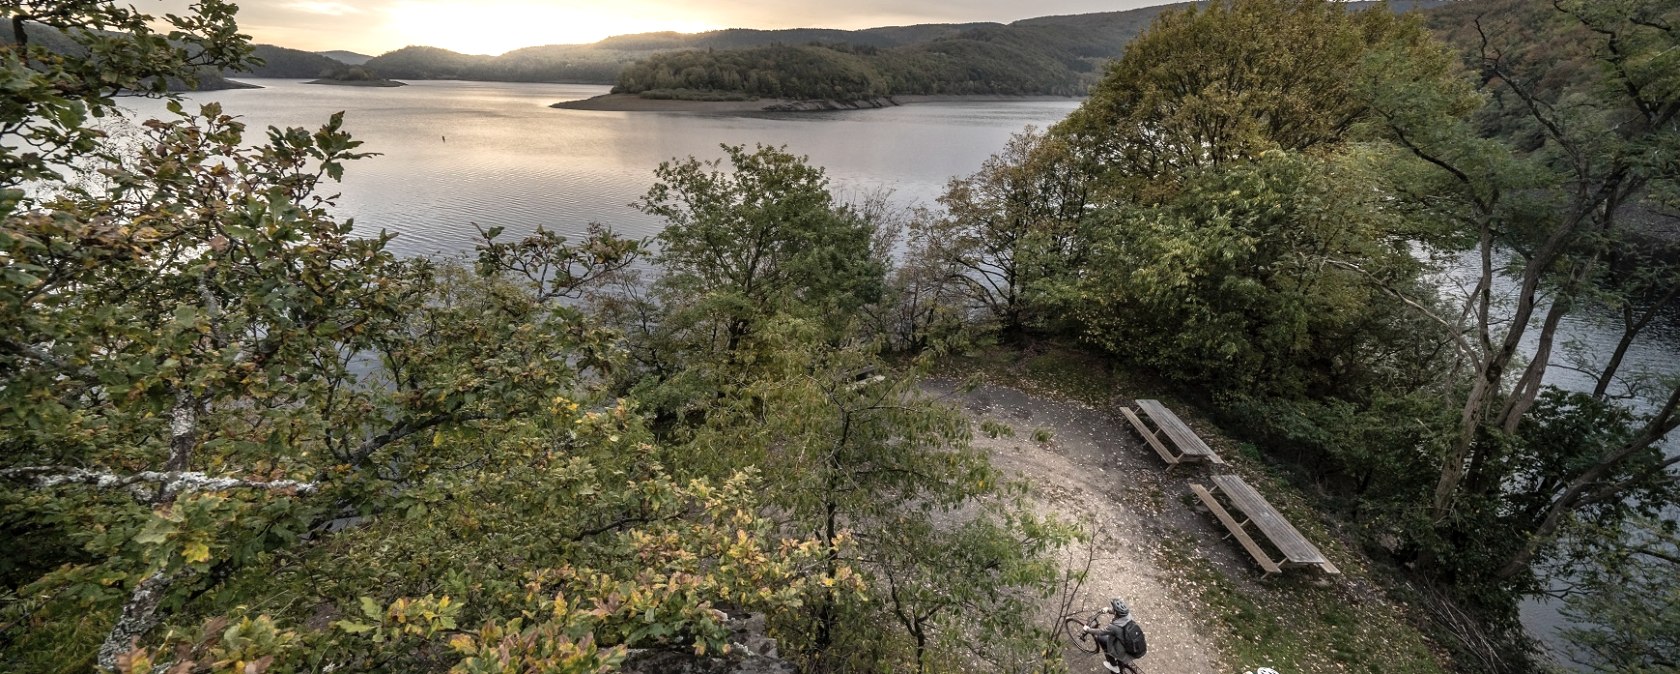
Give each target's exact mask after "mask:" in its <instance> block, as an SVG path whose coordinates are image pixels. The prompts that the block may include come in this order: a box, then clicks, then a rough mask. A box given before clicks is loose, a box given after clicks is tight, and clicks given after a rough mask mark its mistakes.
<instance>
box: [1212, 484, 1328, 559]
mask: <svg viewBox="0 0 1680 674" xmlns="http://www.w3.org/2000/svg"><path fill="white" fill-rule="evenodd" d="M1212 480H1213V488H1214V489H1217V490H1219V491H1220V492H1221V493H1223V494H1224V495H1225V498H1226V499H1228V500H1229V501H1230V502H1231V505H1232V506H1233V507H1235V508H1236V509H1237V511H1238V512H1239V513H1241V514H1242V516H1243V517H1244V518H1245V519H1244V520H1243V521H1241V522H1238V521H1237V520H1236V518H1235V517H1232V516H1231V513H1230V512H1229V511H1227V510H1225V507H1224V506H1222V505H1220V503H1219V501H1218V499H1215V498H1214V496H1213V494H1212V492H1210V491H1209V490H1208V489H1207V488H1205V487H1203V486H1201V485H1199V484H1192V485H1190V490H1191V491H1192V492H1195V494H1196V496H1197V498H1200V499H1201V500H1202V503H1203V504H1204V505H1206V506H1207V507H1208V509H1209V510H1212V511H1213V514H1214V515H1215V516H1216V517H1218V518H1219V521H1220V522H1221V523H1222V524H1224V525H1225V528H1226V529H1227V530H1229V531H1230V532H1231V533H1230V534H1229V535H1227V536H1226V538H1231V537H1233V536H1234V537H1236V539H1237V541H1238V542H1240V543H1242V546H1243V549H1245V550H1247V551H1248V554H1249V555H1251V556H1253V557H1254V561H1256V562H1258V563H1259V564H1260V568H1261V569H1263V570H1265V572H1266V573H1267V574H1272V573H1277V572H1279V571H1281V570H1282V569H1284V568H1288V567H1301V566H1316V567H1318V568H1320V569H1323V570H1324V572H1325V573H1331V574H1339V573H1341V570H1339V569H1337V568H1336V565H1335V564H1331V563H1330V560H1328V559H1325V558H1324V553H1323V552H1320V551H1319V549H1318V546H1316V545H1313V544H1312V542H1311V541H1308V540H1307V537H1305V536H1302V535H1301V532H1300V531H1299V530H1297V529H1296V528H1295V526H1294V525H1292V524H1290V523H1289V520H1286V519H1284V517H1283V515H1282V514H1281V513H1279V512H1278V511H1277V508H1273V507H1272V504H1271V503H1269V502H1267V501H1266V497H1264V496H1261V495H1260V492H1257V491H1255V490H1254V488H1253V487H1251V486H1249V485H1248V483H1247V482H1244V481H1243V479H1242V478H1240V477H1237V476H1235V475H1215V476H1213V477H1212ZM1249 524H1253V525H1254V528H1255V529H1256V530H1258V531H1259V532H1260V534H1261V535H1262V536H1264V537H1265V538H1266V540H1267V541H1269V542H1271V544H1272V545H1273V546H1274V547H1276V548H1277V550H1278V552H1279V553H1280V554H1282V555H1283V558H1282V559H1278V560H1273V559H1272V556H1271V555H1270V554H1269V553H1267V552H1266V551H1265V550H1263V549H1262V548H1261V547H1260V546H1259V545H1258V544H1257V543H1255V541H1254V539H1253V538H1252V537H1250V536H1249V535H1248V532H1247V531H1246V530H1245V527H1246V526H1247V525H1249Z"/></svg>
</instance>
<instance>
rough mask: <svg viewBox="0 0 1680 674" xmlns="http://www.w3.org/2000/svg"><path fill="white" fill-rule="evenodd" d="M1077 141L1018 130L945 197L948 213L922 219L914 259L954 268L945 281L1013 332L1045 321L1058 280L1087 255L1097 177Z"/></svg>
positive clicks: (914, 234)
mask: <svg viewBox="0 0 1680 674" xmlns="http://www.w3.org/2000/svg"><path fill="white" fill-rule="evenodd" d="M1078 168H1079V167H1078V165H1077V164H1076V163H1075V162H1074V160H1073V156H1072V154H1071V152H1070V148H1069V147H1068V145H1067V143H1066V142H1064V141H1062V140H1061V139H1059V138H1055V137H1052V136H1049V135H1046V134H1043V133H1040V132H1038V131H1037V130H1035V129H1032V128H1028V129H1027V130H1026V131H1024V132H1022V133H1019V134H1016V135H1015V136H1013V137H1012V138H1010V140H1009V143H1008V144H1007V145H1005V146H1004V149H1003V150H1002V151H1000V152H998V153H997V154H995V155H992V156H991V157H989V158H988V159H987V160H986V161H985V163H983V164H982V165H981V167H980V170H979V171H978V172H976V173H975V174H974V175H972V176H969V177H967V178H954V179H952V180H951V182H950V184H949V185H947V186H946V188H945V194H944V195H943V196H941V197H940V198H939V203H940V204H941V205H943V206H944V207H945V209H946V212H947V215H946V217H944V218H940V219H936V220H925V221H922V222H918V223H917V226H916V227H915V228H914V229H912V232H911V236H912V237H913V239H914V240H915V241H917V242H919V243H921V245H919V246H918V247H916V248H914V249H913V251H912V252H913V253H914V256H915V257H914V258H913V259H912V260H911V261H910V262H908V263H907V264H910V265H917V264H922V265H927V266H928V267H930V268H932V269H938V270H944V274H943V275H942V276H940V277H938V279H937V281H938V282H939V283H942V284H943V285H945V286H948V287H949V288H950V292H951V293H952V294H955V295H957V296H960V297H963V298H965V299H966V300H967V302H968V304H969V305H970V307H972V310H978V311H982V312H984V315H986V316H987V317H988V318H990V319H991V320H993V321H996V322H997V324H998V326H999V328H1000V330H1001V331H1002V332H1003V333H1004V334H1005V335H1016V334H1019V333H1020V332H1022V331H1023V330H1024V329H1026V328H1027V327H1028V326H1038V325H1040V324H1042V323H1043V322H1044V318H1043V317H1042V316H1041V315H1040V314H1041V313H1042V312H1043V311H1044V309H1045V308H1046V305H1047V303H1048V302H1047V300H1046V298H1045V297H1044V295H1045V293H1046V292H1048V291H1049V289H1050V287H1051V285H1052V284H1053V283H1055V282H1058V281H1066V280H1067V278H1066V277H1067V276H1068V274H1069V271H1070V270H1072V269H1076V268H1078V267H1079V266H1080V265H1081V264H1082V263H1083V260H1081V259H1080V258H1081V255H1082V254H1083V252H1084V251H1083V250H1082V249H1081V248H1080V246H1079V243H1078V242H1079V239H1080V234H1081V233H1082V232H1081V230H1080V224H1081V220H1082V218H1083V217H1084V214H1085V209H1086V206H1087V199H1088V190H1087V185H1088V180H1087V179H1086V177H1085V176H1084V175H1083V174H1082V173H1081V172H1080V171H1079V170H1078Z"/></svg>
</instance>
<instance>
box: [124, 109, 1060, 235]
mask: <svg viewBox="0 0 1680 674" xmlns="http://www.w3.org/2000/svg"><path fill="white" fill-rule="evenodd" d="M244 81H248V82H251V83H252V84H258V85H261V86H262V87H264V88H262V89H236V90H228V91H213V92H203V93H197V94H192V95H190V96H188V97H187V99H188V100H189V101H192V102H206V101H219V102H221V103H222V104H223V106H224V108H225V110H226V111H227V112H228V113H230V114H236V115H240V116H242V117H243V118H244V121H245V122H246V123H247V124H249V125H250V126H251V129H250V130H248V133H247V139H248V140H260V138H261V135H260V133H258V132H260V130H261V129H263V128H264V127H267V126H269V125H275V126H304V127H308V128H311V129H313V128H315V127H318V126H320V125H321V124H322V123H323V122H325V121H326V120H327V117H328V116H329V115H331V114H332V113H334V112H337V111H340V110H344V111H346V113H345V116H344V126H345V129H346V130H348V131H349V132H350V133H351V134H352V135H353V136H354V137H355V138H356V139H358V140H361V141H363V142H364V143H365V144H364V145H363V146H362V149H363V150H367V151H371V152H379V153H382V155H381V156H379V157H373V158H369V159H365V160H362V161H358V162H353V163H351V164H350V165H349V166H348V167H347V169H346V173H345V177H344V182H343V184H342V185H341V186H339V187H340V188H341V191H342V193H343V197H342V198H341V199H340V200H339V211H340V213H341V214H342V215H345V216H352V217H354V218H355V222H356V225H357V230H358V231H360V232H366V233H370V234H371V233H374V232H377V231H379V230H381V229H385V230H390V231H392V232H397V233H398V237H397V239H396V241H394V242H393V243H392V249H393V250H394V251H395V252H397V253H399V254H403V255H429V254H434V253H439V252H443V253H454V252H459V251H462V250H464V249H466V248H468V247H470V245H471V243H472V241H473V237H474V234H475V233H474V230H473V223H477V224H480V225H483V226H485V227H490V226H494V225H499V226H503V227H506V228H507V231H508V234H507V235H506V236H508V237H511V236H514V235H519V234H523V233H526V232H529V231H531V230H532V229H535V228H536V227H537V226H538V225H542V226H545V227H547V228H549V229H553V230H556V231H559V232H562V233H575V232H581V231H583V229H584V228H585V227H586V226H588V224H589V223H591V222H598V223H601V224H604V225H609V226H611V227H612V228H613V229H615V230H617V231H618V232H619V233H621V234H625V235H628V236H632V237H643V236H652V235H653V234H655V233H656V232H657V231H658V229H659V221H658V219H657V218H653V217H650V216H647V215H644V214H642V213H641V212H639V211H637V210H636V209H634V208H631V207H630V206H629V204H630V202H632V201H634V200H636V199H637V198H638V197H640V196H641V195H642V194H643V193H645V192H646V191H647V189H648V187H649V186H650V185H652V184H653V181H654V177H653V170H654V168H655V167H657V166H658V165H659V163H660V162H662V161H666V160H669V159H672V158H673V157H677V158H682V157H688V156H690V155H693V156H695V157H699V158H701V159H710V158H719V157H722V156H723V153H722V152H721V151H720V150H719V149H718V144H719V143H728V144H745V145H748V146H749V147H750V146H751V145H753V144H754V143H764V144H767V145H785V146H787V148H788V150H789V151H791V152H793V153H795V154H802V155H808V156H810V158H811V162H812V163H813V164H815V165H818V166H822V167H824V168H825V169H827V171H828V175H829V177H830V179H831V181H832V185H833V187H834V188H835V191H836V192H837V193H838V194H840V195H841V196H842V197H845V198H850V199H856V198H861V197H863V196H866V195H868V194H872V193H875V192H877V191H881V190H890V191H891V193H892V195H893V198H894V200H895V201H896V202H898V203H900V204H904V205H909V204H914V203H922V204H928V205H931V204H932V202H933V199H935V198H936V197H938V196H939V194H940V193H941V192H943V190H944V186H945V182H946V181H947V180H949V179H950V178H951V177H952V176H959V175H967V174H970V173H973V172H974V171H975V170H977V169H978V168H979V167H980V162H982V161H983V160H985V158H986V157H988V156H990V155H991V154H992V153H994V152H996V151H998V150H1000V149H1002V147H1003V145H1004V143H1005V142H1006V141H1007V140H1008V139H1009V136H1010V134H1013V133H1016V132H1018V131H1020V130H1021V129H1022V128H1023V127H1025V126H1027V125H1029V124H1030V125H1035V126H1038V127H1044V126H1048V125H1050V124H1053V123H1055V122H1056V121H1057V120H1060V119H1061V118H1062V117H1064V116H1066V115H1067V114H1068V113H1069V112H1072V111H1073V109H1074V108H1076V107H1078V105H1079V101H1078V100H1076V99H1066V100H1035V99H1024V100H1021V101H1006V102H995V101H994V102H984V103H982V102H974V103H918V104H915V105H907V106H902V107H897V108H886V109H879V110H845V111H834V112H800V113H762V114H750V115H741V114H727V115H725V114H708V113H663V112H661V113H646V112H596V111H581V110H558V109H553V108H550V107H548V106H549V105H550V104H552V103H556V102H559V101H567V100H577V99H582V98H589V97H591V96H596V95H599V94H603V93H606V92H607V90H608V87H605V86H592V85H573V84H514V83H499V82H421V81H417V82H413V83H412V84H410V86H406V87H392V88H380V87H345V86H326V85H314V84H302V83H300V82H296V81H290V80H265V79H252V80H244ZM125 105H127V106H128V107H131V108H133V109H134V110H135V111H136V113H137V114H138V115H140V117H141V118H142V119H144V118H146V117H157V116H164V115H167V114H168V113H167V112H165V110H164V107H163V104H162V103H161V102H159V101H154V100H148V99H129V100H128V101H127V102H126V103H125ZM192 107H193V106H189V109H192Z"/></svg>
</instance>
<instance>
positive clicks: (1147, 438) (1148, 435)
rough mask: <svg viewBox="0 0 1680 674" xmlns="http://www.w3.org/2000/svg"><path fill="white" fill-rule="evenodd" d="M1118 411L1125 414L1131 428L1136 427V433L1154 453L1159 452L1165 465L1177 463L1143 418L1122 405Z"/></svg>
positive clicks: (1176, 458) (1176, 459)
mask: <svg viewBox="0 0 1680 674" xmlns="http://www.w3.org/2000/svg"><path fill="white" fill-rule="evenodd" d="M1120 413H1121V414H1123V415H1125V416H1126V421H1128V422H1131V424H1132V428H1135V429H1137V432H1138V435H1141V436H1143V441H1144V442H1147V443H1149V446H1150V447H1153V448H1154V449H1155V453H1156V454H1160V455H1161V458H1162V459H1164V460H1166V462H1167V465H1169V466H1176V465H1178V457H1175V456H1173V455H1172V452H1169V451H1167V448H1166V446H1165V445H1162V444H1161V440H1160V438H1157V437H1155V434H1154V433H1152V432H1150V431H1149V427H1148V426H1145V425H1144V423H1143V420H1141V419H1139V418H1138V416H1137V415H1136V414H1134V413H1133V412H1132V411H1131V410H1129V409H1127V408H1124V407H1122V408H1120Z"/></svg>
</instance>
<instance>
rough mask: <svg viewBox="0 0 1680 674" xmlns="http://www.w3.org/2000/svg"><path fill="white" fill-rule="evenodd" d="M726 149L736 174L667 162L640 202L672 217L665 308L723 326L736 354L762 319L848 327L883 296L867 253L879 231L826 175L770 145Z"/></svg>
mask: <svg viewBox="0 0 1680 674" xmlns="http://www.w3.org/2000/svg"><path fill="white" fill-rule="evenodd" d="M723 150H724V153H725V154H726V156H727V159H728V160H729V163H730V165H731V167H732V170H731V172H730V173H722V172H720V171H718V170H717V169H718V167H719V166H720V165H721V163H722V162H721V160H714V161H710V162H701V161H700V160H698V159H694V158H692V157H691V158H689V159H687V160H685V161H679V162H666V163H663V164H660V166H659V169H658V170H657V171H655V175H657V176H658V178H659V181H660V182H657V183H655V184H654V186H653V187H652V188H651V189H649V190H648V193H647V194H646V195H645V196H644V197H642V199H641V200H640V201H639V202H638V203H637V207H638V208H640V209H641V210H642V211H643V212H646V213H648V214H650V215H657V216H660V217H662V218H665V220H666V226H665V229H663V230H661V231H660V233H659V235H658V237H657V240H658V243H659V251H658V253H657V254H656V255H655V256H654V260H655V262H657V263H658V264H659V265H660V266H661V268H662V269H663V271H664V274H663V275H662V276H661V277H660V279H659V284H660V286H661V292H662V293H663V294H664V296H665V297H666V298H667V302H668V306H671V307H673V308H677V307H684V308H692V309H693V310H694V311H696V312H698V313H699V314H702V315H705V316H707V318H705V319H704V323H715V324H718V325H721V326H722V329H721V330H720V331H719V332H720V335H721V336H722V337H723V340H724V343H723V344H722V345H721V346H722V348H723V350H724V351H726V352H732V351H734V350H735V349H736V348H738V347H739V346H740V343H741V340H742V339H743V338H745V337H747V336H748V335H749V334H750V333H751V332H752V331H753V329H754V325H755V322H757V321H759V320H761V319H763V318H765V317H768V316H771V315H774V314H776V313H780V312H789V313H800V312H803V315H812V316H829V317H837V320H841V321H844V320H845V317H846V316H849V315H850V314H851V313H852V312H853V311H855V310H856V309H857V308H858V307H861V306H863V305H865V304H868V303H870V302H873V301H875V300H877V299H878V298H879V297H880V295H881V292H882V285H883V280H882V278H883V276H884V274H885V266H884V263H883V262H882V261H881V260H879V259H878V258H876V257H875V256H873V255H872V254H871V252H872V251H871V247H870V244H871V237H872V235H873V229H872V227H871V226H870V223H868V222H867V221H865V220H864V219H863V218H861V217H860V216H859V214H858V213H857V212H856V211H854V210H853V209H851V208H849V207H845V206H842V205H840V204H837V203H836V202H835V200H834V197H833V195H832V194H830V193H829V191H828V179H827V177H826V176H824V175H823V171H822V169H820V168H816V167H812V166H810V165H809V164H807V163H806V161H805V159H804V158H802V157H795V156H793V155H791V154H788V153H787V152H785V151H783V150H780V149H777V148H772V147H765V146H759V147H758V149H757V150H756V151H753V152H748V151H747V150H746V148H745V147H742V146H728V145H726V146H723ZM685 305H687V306H685Z"/></svg>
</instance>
